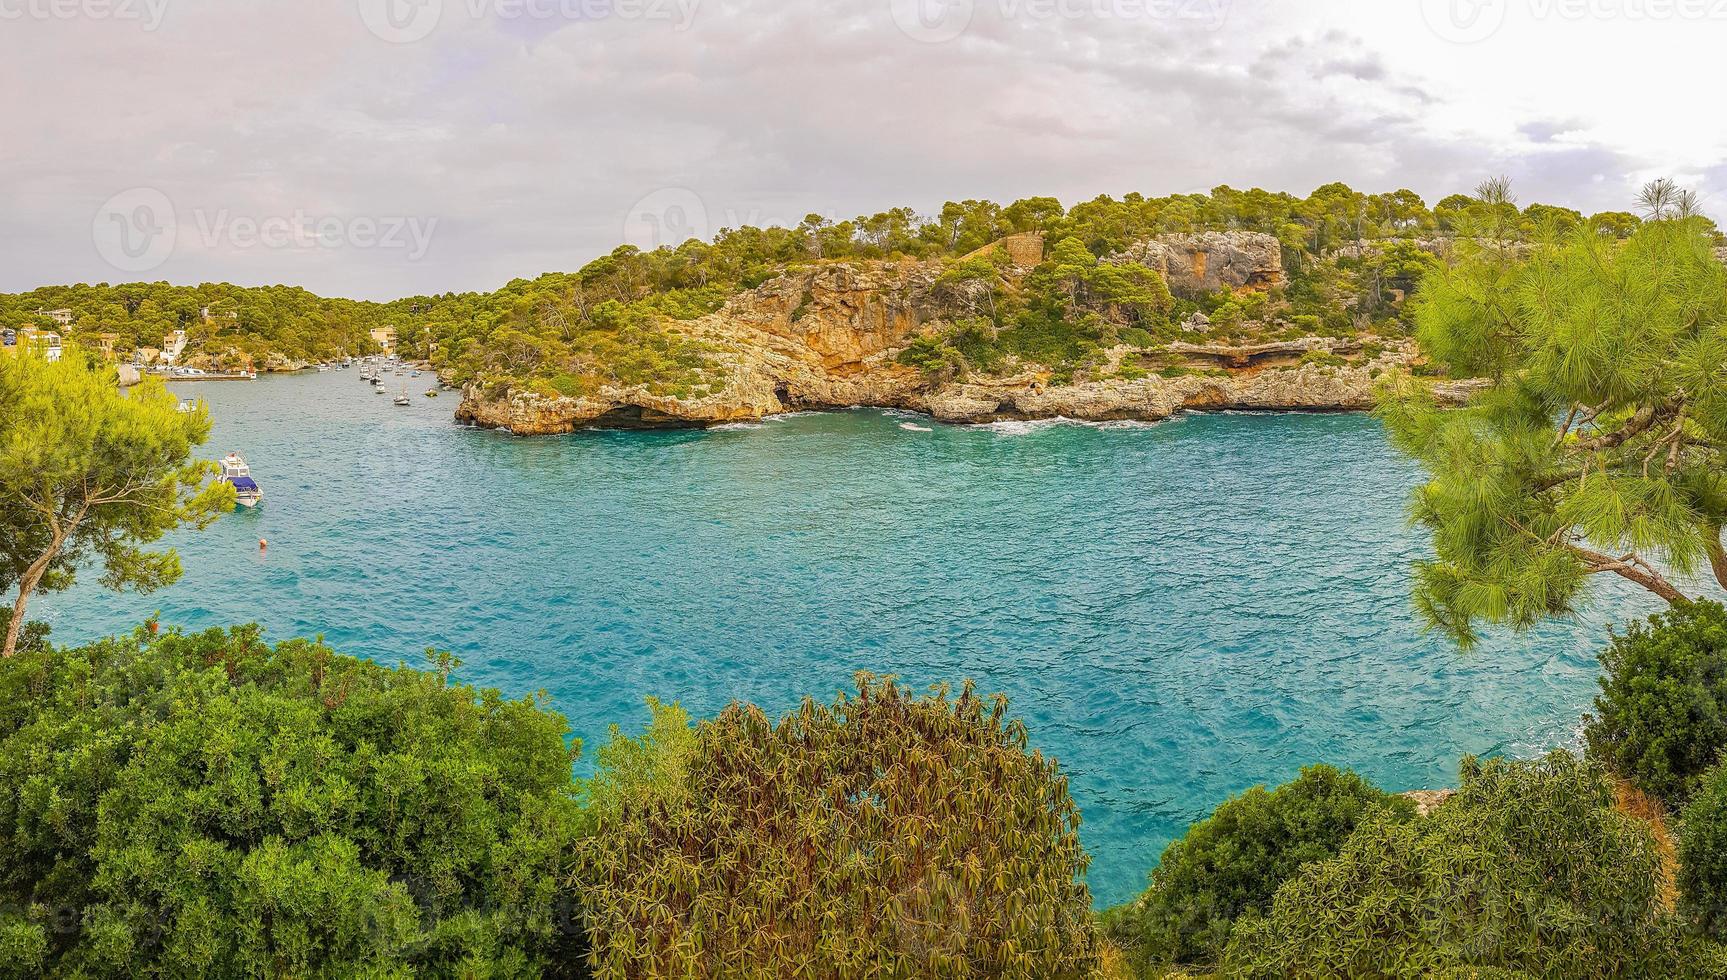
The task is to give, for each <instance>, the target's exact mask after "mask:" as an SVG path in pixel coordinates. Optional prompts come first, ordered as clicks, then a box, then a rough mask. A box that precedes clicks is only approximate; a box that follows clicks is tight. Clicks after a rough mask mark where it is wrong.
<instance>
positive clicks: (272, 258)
mask: <svg viewBox="0 0 1727 980" xmlns="http://www.w3.org/2000/svg"><path fill="white" fill-rule="evenodd" d="M82 2H83V3H84V6H83V7H77V8H73V9H74V10H75V12H76V10H83V11H84V13H83V14H82V15H79V16H72V17H69V18H68V17H61V16H36V15H33V14H32V9H33V8H32V4H46V5H48V6H43V7H41V8H40V9H42V10H46V9H49V7H51V6H52V5H51V4H49V0H0V84H3V85H5V86H6V89H7V91H9V92H12V93H27V95H26V96H25V97H23V98H13V99H12V100H10V102H9V104H8V109H7V112H6V118H5V123H6V138H5V140H4V141H3V142H0V178H3V179H0V218H3V219H4V226H5V229H6V231H7V232H8V234H6V235H5V236H4V238H3V239H0V241H3V244H0V289H8V290H13V289H25V288H29V287H32V286H36V285H41V284H45V283H50V282H65V281H80V280H82V281H94V280H109V281H119V280H122V279H131V278H138V277H139V276H138V275H136V274H131V273H125V272H122V271H120V270H118V269H116V268H114V267H113V266H112V265H110V264H109V263H107V262H105V261H104V260H103V258H102V255H101V254H100V252H99V251H98V249H97V247H96V244H95V242H93V241H92V234H91V224H92V219H93V218H94V216H95V215H96V214H97V212H98V209H99V208H101V207H102V205H103V202H104V201H107V200H109V199H110V198H111V197H112V196H113V195H115V194H117V193H120V192H123V191H128V190H131V189H135V188H140V187H143V188H154V189H157V190H160V191H161V192H162V193H163V194H166V195H167V196H168V198H169V199H170V200H172V201H173V204H174V208H175V212H176V217H177V218H178V219H179V220H178V226H179V229H180V234H179V236H178V237H177V239H176V245H175V248H174V249H173V251H172V252H171V254H170V255H169V257H168V258H167V260H166V261H165V262H164V263H163V264H161V265H160V266H159V267H157V268H155V269H153V270H151V271H149V272H148V273H146V274H144V275H145V277H148V278H166V279H170V280H173V281H176V282H196V281H200V280H204V279H227V280H230V281H236V282H242V283H248V284H257V283H270V282H292V283H296V284H302V285H305V286H307V287H308V288H311V289H314V290H317V291H319V292H323V293H330V294H341V295H352V296H363V297H371V298H388V297H393V296H397V295H404V294H408V293H414V292H430V291H444V290H448V289H482V288H493V287H495V286H497V285H499V284H501V283H502V282H504V281H506V280H508V279H510V278H512V277H515V276H522V275H534V274H537V273H539V272H542V271H546V270H549V269H571V268H575V267H577V266H579V265H580V264H582V263H583V262H584V261H586V260H587V259H589V258H591V257H593V256H594V255H597V254H600V253H602V252H604V251H607V250H609V249H610V248H611V247H613V246H614V245H615V244H617V243H618V242H619V241H621V240H622V239H623V238H624V236H625V234H626V225H629V227H630V229H631V230H634V231H639V225H640V223H639V221H637V222H634V223H632V222H631V215H632V210H633V209H635V205H636V203H637V202H638V201H640V200H641V199H643V198H644V197H647V196H649V195H653V194H656V192H658V193H659V197H658V198H656V200H660V199H667V198H668V196H667V194H666V193H665V192H666V191H667V190H668V189H671V190H675V191H676V193H673V194H671V195H670V198H671V199H676V200H680V201H686V202H687V200H688V195H687V194H686V193H685V192H689V193H693V194H694V195H695V196H696V198H697V199H698V200H699V201H700V207H701V208H702V209H703V210H705V212H706V220H705V225H706V226H707V227H709V228H712V229H717V228H718V227H721V226H724V225H735V224H738V223H742V222H762V221H772V220H779V221H796V220H797V219H798V218H800V217H802V216H803V215H804V214H806V213H808V212H811V211H819V212H823V213H831V214H836V215H840V216H850V215H852V214H856V213H860V212H871V211H876V210H880V209H883V208H886V207H890V206H896V205H910V206H913V207H916V208H919V209H923V210H933V209H935V208H937V207H939V205H940V204H941V202H942V201H943V200H946V199H950V198H962V197H993V198H996V199H1000V200H1010V199H1013V198H1016V197H1022V196H1027V195H1032V194H1054V195H1056V196H1058V197H1060V198H1062V199H1063V200H1064V201H1068V202H1070V203H1071V202H1073V201H1076V200H1081V199H1085V198H1089V197H1092V196H1095V195H1097V194H1100V193H1110V194H1121V193H1125V192H1127V191H1131V190H1139V191H1143V192H1146V193H1152V194H1160V193H1170V192H1176V191H1192V190H1204V189H1207V188H1209V187H1211V186H1214V185H1216V184H1220V183H1229V184H1232V185H1235V186H1250V185H1259V186H1265V187H1270V188H1274V189H1282V190H1290V191H1293V192H1297V193H1305V192H1306V191H1308V190H1310V189H1312V188H1313V187H1314V186H1316V185H1318V184H1320V183H1324V182H1326V181H1330V180H1344V181H1347V182H1349V183H1351V184H1354V185H1356V186H1358V187H1361V188H1363V189H1372V190H1381V189H1394V188H1397V187H1411V188H1413V189H1415V190H1417V191H1419V192H1421V193H1422V194H1423V195H1425V196H1427V197H1428V198H1429V200H1436V199H1437V198H1438V197H1440V196H1443V195H1444V194H1447V193H1451V192H1454V191H1457V190H1462V189H1466V188H1467V187H1469V186H1471V185H1472V184H1473V183H1474V182H1475V181H1476V179H1478V178H1479V177H1480V176H1482V175H1484V174H1488V173H1496V172H1501V171H1503V172H1507V173H1510V174H1511V175H1512V176H1514V177H1515V178H1517V180H1518V182H1519V188H1520V191H1521V194H1522V197H1523V198H1524V199H1525V200H1534V199H1542V200H1550V201H1554V202H1556V203H1566V204H1570V205H1572V206H1575V207H1578V208H1581V209H1583V210H1586V211H1588V210H1599V209H1603V208H1609V207H1612V208H1618V207H1623V206H1625V204H1626V203H1627V202H1628V200H1629V196H1630V192H1631V190H1632V188H1633V186H1634V184H1635V183H1636V181H1638V180H1640V179H1642V178H1644V177H1645V176H1647V175H1651V174H1665V173H1673V174H1677V175H1681V176H1685V177H1688V178H1690V179H1693V180H1694V181H1696V182H1697V183H1698V184H1699V185H1700V186H1701V189H1702V190H1703V191H1704V193H1705V198H1706V200H1708V201H1710V202H1713V201H1714V200H1715V198H1717V197H1718V196H1719V194H1720V193H1721V192H1722V191H1723V190H1727V168H1724V167H1723V160H1724V159H1727V131H1723V128H1722V127H1720V126H1718V125H1714V124H1712V122H1711V121H1710V120H1709V119H1707V118H1699V116H1698V112H1699V109H1698V107H1699V105H1700V104H1702V101H1703V94H1704V93H1705V92H1706V91H1707V90H1708V89H1707V86H1708V85H1709V84H1710V83H1711V82H1712V79H1710V78H1709V77H1708V73H1709V72H1710V71H1711V68H1710V65H1711V63H1712V59H1711V57H1710V56H1711V55H1713V54H1714V53H1715V52H1717V51H1719V50H1720V49H1721V47H1722V42H1723V41H1727V21H1723V20H1720V19H1716V18H1713V17H1710V16H1707V15H1708V14H1709V13H1712V12H1713V11H1712V8H1713V7H1714V6H1715V3H1713V2H1704V3H1701V4H1692V0H1670V3H1671V6H1669V7H1666V8H1663V7H1662V6H1661V4H1662V3H1663V2H1664V0H1633V2H1630V3H1609V2H1608V0H1421V2H1420V3H1397V4H1391V3H1384V2H1375V0H1308V2H1303V3H1287V2H1283V3H1279V2H1275V0H1234V2H1233V3H1231V2H1229V0H821V2H807V3H796V4H794V3H785V2H782V0H699V2H696V0H256V2H250V3H246V4H232V3H226V2H222V0H153V2H154V3H156V4H160V5H162V6H160V7H159V8H151V7H150V5H149V3H148V2H147V0H106V2H107V4H108V6H109V7H113V4H115V3H118V4H119V5H120V6H121V7H122V8H123V7H124V6H125V4H128V3H130V4H132V5H133V8H134V9H135V10H137V11H140V12H141V16H140V18H138V19H133V20H128V19H125V18H122V17H118V16H113V15H110V16H106V17H99V16H96V15H95V14H94V11H96V10H97V9H99V8H103V2H99V0H82ZM944 3H946V4H958V6H953V7H947V6H942V5H943V4H944ZM391 4H396V5H399V6H398V7H397V8H395V12H396V13H398V14H400V15H402V16H398V18H397V19H396V20H394V21H389V20H384V21H379V20H378V19H377V17H376V16H375V15H377V14H379V13H384V14H388V13H390V12H391V9H390V6H389V5H391ZM415 4H421V5H422V6H414V5H415ZM427 4H429V5H432V6H429V7H428V6H423V5H427ZM524 4H525V5H524ZM662 4H663V5H662ZM920 4H922V5H925V6H924V7H923V8H922V9H923V12H924V13H925V14H926V15H928V16H926V18H925V19H924V20H923V21H916V20H914V21H910V22H909V23H911V25H912V27H911V29H910V30H908V29H906V28H904V27H902V26H901V25H903V24H906V23H908V21H907V20H906V17H905V15H906V13H907V11H908V10H909V11H910V12H912V13H914V14H915V13H917V12H918V11H919V5H920ZM1688 4H1692V5H1691V6H1687V5H1688ZM908 5H909V6H908ZM1453 5H1455V6H1453ZM1476 8H1480V9H1481V10H1483V11H1485V14H1486V16H1488V17H1490V18H1497V26H1496V28H1495V29H1494V30H1493V31H1492V32H1491V33H1489V34H1488V35H1487V36H1485V37H1484V38H1483V39H1481V40H1477V41H1474V42H1473V43H1455V42H1454V41H1453V40H1451V39H1450V38H1451V37H1453V36H1455V35H1456V31H1454V30H1451V29H1450V28H1448V27H1447V26H1446V25H1447V24H1448V23H1449V22H1448V21H1446V20H1444V19H1442V18H1444V17H1449V16H1450V15H1451V14H1450V12H1451V11H1452V10H1463V11H1464V12H1465V13H1467V12H1469V11H1472V10H1475V9H1476ZM54 9H61V10H64V9H67V8H64V7H60V8H54ZM115 9H118V8H115ZM152 9H158V10H159V13H160V17H161V20H160V24H159V26H158V27H157V28H156V29H155V30H148V29H146V28H147V26H148V21H147V20H145V19H144V16H143V15H148V14H149V13H150V11H151V10H152ZM968 10H969V15H970V16H969V20H968V21H965V29H964V30H963V31H962V32H960V33H958V35H957V36H954V37H952V39H951V40H946V41H943V42H938V43H930V42H929V41H927V40H926V39H920V36H922V37H924V38H927V37H929V36H931V35H930V34H929V32H927V31H925V30H924V29H923V26H922V25H928V24H934V25H936V27H937V28H938V29H937V30H936V32H935V34H936V35H937V36H939V35H941V34H943V33H951V32H949V31H948V30H947V28H948V27H950V26H951V23H952V22H951V20H943V19H942V16H941V15H943V14H947V15H949V16H950V17H951V16H955V15H960V14H965V13H966V12H967V11H968ZM1577 10H1581V11H1583V12H1582V13H1581V14H1577V13H1576V12H1575V11H1577ZM1663 10H1665V11H1667V12H1666V13H1664V14H1663V13H1662V11H1663ZM427 11H431V12H433V13H436V14H437V16H436V17H435V19H434V22H433V23H434V26H432V27H431V28H430V29H429V31H427V30H426V23H427V22H426V21H425V20H423V19H421V20H416V19H415V16H416V15H417V16H420V17H422V18H423V17H424V15H425V14H426V13H427ZM1686 11H1690V13H1687V12H1686ZM363 12H365V13H368V14H370V15H373V16H371V18H370V20H371V22H372V23H373V24H374V25H376V24H378V23H383V24H386V25H389V24H397V25H406V27H405V28H403V30H406V31H408V34H409V35H410V36H411V35H415V34H419V33H424V34H425V36H424V37H423V38H422V39H419V40H416V41H410V42H407V43H391V42H390V41H388V40H385V39H381V38H380V37H379V36H377V33H379V32H375V31H373V30H369V29H368V27H367V26H366V25H367V22H368V20H367V18H363V17H362V16H361V15H362V13H363ZM476 12H477V13H478V16H475V14H476ZM1220 12H1221V13H1223V14H1226V16H1223V17H1222V18H1221V21H1219V17H1218V14H1219V13H1220ZM896 13H898V14H899V15H900V16H899V18H897V20H896V17H895V14H896ZM1436 18H1441V19H1437V20H1436ZM1478 23H1479V22H1472V28H1471V29H1472V30H1476V29H1477V28H1476V27H1474V26H1473V25H1474V24H1478ZM1434 24H1438V29H1435V27H1434V26H1433V25H1434ZM392 30H395V28H390V27H387V26H386V27H385V28H384V29H382V31H381V33H384V34H386V35H388V34H390V33H391V31H392ZM688 210H689V208H688V207H687V206H684V210H683V211H681V212H680V214H683V215H684V217H685V218H689V217H690V216H689V215H688V214H687V212H688ZM635 213H636V217H637V218H638V219H639V217H640V211H639V209H635ZM222 214H225V215H227V216H228V217H229V218H230V219H232V218H233V217H235V216H240V217H243V218H251V219H254V220H257V221H266V220H268V219H272V218H277V219H280V218H286V217H292V216H295V215H305V216H307V217H308V218H310V219H312V220H329V221H333V222H342V224H341V225H340V227H341V228H343V229H352V228H353V227H354V225H353V222H354V221H355V219H368V218H373V219H381V220H385V221H388V220H392V219H417V220H420V221H422V222H425V221H430V220H435V221H436V225H435V234H434V235H433V238H432V240H431V242H430V247H429V249H428V250H427V251H426V252H425V254H424V255H423V256H422V257H419V258H418V259H417V260H416V259H414V258H411V257H410V256H411V253H412V252H413V250H412V249H408V248H401V249H397V248H389V247H382V246H373V247H357V246H356V244H355V239H354V238H353V236H351V235H338V236H336V237H335V238H334V239H333V241H334V242H336V243H341V247H325V246H324V245H322V244H319V241H318V240H315V239H314V240H308V239H306V238H304V237H303V236H300V237H294V238H292V239H291V241H290V243H289V244H288V245H286V246H284V247H275V248H272V247H267V246H262V245H255V244H254V245H247V244H244V243H243V240H241V241H237V240H236V239H235V238H234V236H232V235H222V236H215V237H214V238H211V237H210V236H207V235H206V236H200V235H197V234H191V235H188V234H187V233H186V231H187V229H188V228H197V227H199V220H200V219H202V221H203V227H209V226H210V225H211V223H212V222H213V221H214V220H215V217H216V216H218V215H222ZM333 227H334V226H333Z"/></svg>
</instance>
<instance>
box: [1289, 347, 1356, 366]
mask: <svg viewBox="0 0 1727 980" xmlns="http://www.w3.org/2000/svg"><path fill="white" fill-rule="evenodd" d="M1301 363H1303V364H1316V365H1318V366H1320V367H1347V366H1348V364H1349V361H1348V359H1346V358H1344V357H1341V356H1339V355H1337V354H1333V353H1332V352H1331V351H1328V350H1310V351H1308V352H1307V353H1305V354H1303V355H1301Z"/></svg>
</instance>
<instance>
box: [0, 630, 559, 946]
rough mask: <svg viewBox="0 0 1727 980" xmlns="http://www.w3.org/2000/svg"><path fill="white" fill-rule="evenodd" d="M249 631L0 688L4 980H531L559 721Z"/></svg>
mask: <svg viewBox="0 0 1727 980" xmlns="http://www.w3.org/2000/svg"><path fill="white" fill-rule="evenodd" d="M450 666H452V663H451V662H450V661H445V662H444V663H443V664H442V665H441V669H440V670H439V671H437V672H430V673H429V672H423V671H416V670H409V669H406V668H400V669H387V668H384V667H380V666H377V665H375V664H372V663H369V662H363V661H359V660H354V659H352V658H349V657H343V656H338V655H336V654H333V653H332V652H331V651H330V650H329V649H327V648H326V647H324V646H322V645H320V644H316V643H310V642H306V641H292V642H288V643H284V644H281V645H280V646H278V647H276V648H274V649H271V648H269V647H267V646H265V645H264V644H263V643H262V642H260V640H259V637H258V632H257V630H256V628H247V629H239V630H234V631H232V632H223V631H220V630H213V631H211V632H209V633H205V634H202V635H198V636H190V637H187V636H178V635H168V636H164V637H162V638H160V639H158V640H155V641H145V640H144V639H143V638H142V637H141V636H139V637H133V638H128V639H120V640H109V641H105V642H103V643H98V644H95V645H93V646H89V647H86V648H83V649H77V650H63V651H58V652H50V651H45V650H35V651H31V652H26V653H21V654H20V655H19V656H18V657H17V658H16V659H15V660H13V661H11V662H8V663H6V664H5V665H3V666H0V910H3V911H0V973H5V972H7V971H10V972H11V973H13V974H15V975H22V976H39V975H43V974H47V975H55V976H79V977H130V976H155V975H166V976H211V977H215V976H223V977H229V976H297V977H320V976H329V977H346V976H361V975H364V976H373V977H384V976H390V977H397V976H400V977H407V976H484V975H489V976H539V975H541V974H542V973H543V972H545V971H546V970H547V969H548V968H549V967H553V966H555V965H557V964H560V963H564V964H567V963H573V962H579V960H580V958H581V955H582V951H581V949H580V948H579V945H580V944H579V942H578V941H577V937H579V935H580V930H579V928H574V927H572V924H571V923H570V921H569V920H570V915H569V909H568V902H567V898H566V895H565V893H564V891H563V884H562V883H563V882H564V880H565V879H566V867H565V865H566V857H565V855H566V854H567V853H568V852H569V851H570V850H571V841H572V840H573V839H574V832H575V829H576V825H577V820H578V817H579V811H578V810H577V808H576V802H575V797H574V789H573V785H572V781H571V778H570V762H571V756H570V752H569V750H568V749H567V748H566V745H565V742H564V735H565V731H566V726H565V723H564V720H563V719H562V718H561V717H560V716H558V715H556V714H553V713H551V712H548V711H545V710H543V709H542V708H540V707H539V706H538V705H537V704H535V703H534V702H532V701H526V700H525V701H506V700H503V699H502V698H501V697H499V696H498V694H497V693H496V692H492V691H486V692H476V691H474V690H472V689H470V688H466V687H456V686H450V685H448V683H447V672H448V669H449V668H450Z"/></svg>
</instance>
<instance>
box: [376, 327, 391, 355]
mask: <svg viewBox="0 0 1727 980" xmlns="http://www.w3.org/2000/svg"><path fill="white" fill-rule="evenodd" d="M372 342H373V343H375V344H377V345H378V346H379V347H382V348H383V349H384V353H386V354H391V353H394V352H395V350H396V328H395V327H373V328H372Z"/></svg>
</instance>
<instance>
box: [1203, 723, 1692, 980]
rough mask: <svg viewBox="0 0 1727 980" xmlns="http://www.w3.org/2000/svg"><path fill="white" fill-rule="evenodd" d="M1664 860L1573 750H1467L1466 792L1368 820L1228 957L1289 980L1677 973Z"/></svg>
mask: <svg viewBox="0 0 1727 980" xmlns="http://www.w3.org/2000/svg"><path fill="white" fill-rule="evenodd" d="M1658 865H1659V857H1658V853H1657V848H1656V842H1655V839H1654V837H1653V835H1652V834H1651V832H1650V830H1649V828H1648V827H1647V825H1645V824H1643V823H1641V822H1640V821H1638V820H1636V819H1635V818H1633V817H1630V816H1627V815H1625V814H1623V813H1620V812H1618V811H1617V810H1615V809H1614V808H1613V794H1612V789H1611V786H1610V785H1609V782H1608V780H1607V778H1606V776H1605V774H1604V773H1603V772H1602V771H1601V770H1600V769H1599V768H1597V767H1595V766H1592V765H1589V764H1587V763H1584V762H1582V761H1580V760H1578V759H1576V758H1575V757H1573V756H1571V755H1569V754H1567V753H1563V752H1556V753H1553V754H1552V755H1549V756H1548V757H1546V758H1545V759H1541V760H1536V761H1523V762H1511V761H1506V760H1498V759H1496V760H1493V761H1490V762H1486V763H1478V762H1476V761H1475V760H1473V759H1465V760H1463V766H1462V788H1461V789H1460V790H1459V791H1458V793H1457V795H1456V796H1455V797H1454V798H1452V799H1451V800H1450V801H1449V802H1447V803H1445V804H1443V805H1442V806H1440V807H1439V808H1438V809H1436V810H1434V811H1433V812H1432V813H1431V814H1429V815H1428V816H1427V817H1425V818H1422V819H1420V820H1416V821H1412V822H1398V821H1396V820H1393V819H1384V818H1374V819H1370V820H1368V821H1366V822H1365V823H1363V824H1362V826H1361V827H1360V828H1358V829H1357V830H1356V832H1355V833H1354V835H1352V836H1351V837H1350V838H1349V841H1348V842H1347V843H1346V844H1345V845H1344V847H1343V850H1342V852H1341V853H1340V854H1339V855H1338V856H1337V857H1335V858H1332V859H1331V860H1328V861H1324V862H1320V863H1317V864H1312V865H1309V866H1307V867H1306V868H1303V869H1302V870H1301V871H1300V872H1299V873H1298V874H1297V875H1296V876H1295V877H1294V878H1291V879H1290V880H1289V881H1288V882H1286V883H1285V884H1284V885H1283V887H1281V888H1279V889H1278V891H1277V897H1276V899H1275V900H1274V901H1273V902H1272V906H1271V913H1270V914H1269V915H1268V916H1267V917H1266V918H1264V919H1260V920H1256V921H1252V922H1246V923H1243V924H1241V925H1239V926H1238V927H1237V928H1236V930H1235V932H1234V934H1233V935H1232V936H1231V939H1230V944H1229V948H1228V953H1227V956H1226V962H1228V964H1229V965H1230V967H1231V968H1232V970H1233V971H1235V972H1238V973H1240V974H1242V975H1245V976H1279V977H1281V976H1290V975H1301V976H1364V975H1368V976H1385V977H1418V976H1429V975H1432V974H1435V973H1441V972H1443V971H1446V970H1462V969H1465V968H1476V969H1480V970H1484V971H1490V970H1513V971H1524V972H1527V973H1529V974H1531V975H1535V976H1558V977H1597V976H1665V975H1673V974H1675V973H1677V972H1678V971H1679V970H1680V968H1681V967H1682V966H1683V965H1684V964H1685V959H1684V957H1685V955H1686V954H1684V953H1683V952H1682V951H1681V950H1680V949H1679V948H1678V947H1676V946H1675V944H1674V943H1673V938H1674V930H1673V928H1672V926H1671V916H1669V915H1667V914H1666V913H1665V911H1664V910H1663V908H1662V907H1661V902H1660V898H1659V881H1658V875H1657V872H1658Z"/></svg>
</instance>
